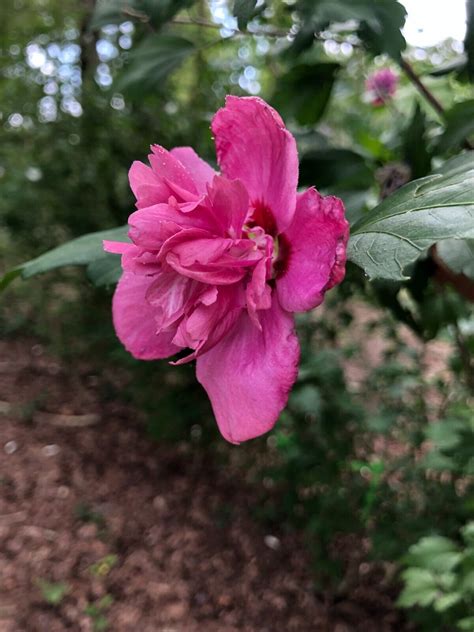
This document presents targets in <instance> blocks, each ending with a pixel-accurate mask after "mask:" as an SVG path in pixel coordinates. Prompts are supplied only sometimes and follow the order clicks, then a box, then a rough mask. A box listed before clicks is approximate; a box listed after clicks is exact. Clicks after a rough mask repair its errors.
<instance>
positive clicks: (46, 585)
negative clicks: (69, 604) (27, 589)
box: [37, 579, 69, 606]
mask: <svg viewBox="0 0 474 632" xmlns="http://www.w3.org/2000/svg"><path fill="white" fill-rule="evenodd" d="M37 584H38V588H39V589H40V591H41V595H42V597H43V599H44V600H45V601H46V603H49V604H50V605H52V606H57V605H59V604H60V603H61V601H62V600H63V598H64V597H65V596H66V594H67V593H68V592H69V586H68V585H67V584H65V583H64V582H58V583H53V582H48V581H46V580H45V579H38V580H37Z"/></svg>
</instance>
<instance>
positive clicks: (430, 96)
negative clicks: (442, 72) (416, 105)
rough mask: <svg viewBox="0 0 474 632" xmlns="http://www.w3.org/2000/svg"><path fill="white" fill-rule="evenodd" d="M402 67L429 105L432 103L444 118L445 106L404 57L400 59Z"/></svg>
mask: <svg viewBox="0 0 474 632" xmlns="http://www.w3.org/2000/svg"><path fill="white" fill-rule="evenodd" d="M400 67H401V69H402V70H403V71H404V72H405V74H406V75H407V77H408V78H409V79H410V81H411V82H412V83H413V84H414V85H415V86H416V87H417V88H418V90H419V91H420V92H421V94H423V96H424V97H425V99H426V100H427V101H429V103H431V105H432V106H433V108H434V109H435V110H436V112H438V114H439V115H440V116H442V117H443V118H444V114H445V111H444V107H443V105H442V104H441V103H440V102H439V101H438V99H437V98H436V97H435V96H434V94H433V93H432V92H431V91H430V90H428V88H427V87H426V86H425V84H424V83H423V82H422V81H421V79H420V78H419V76H418V75H417V74H416V72H415V71H414V70H413V67H412V65H411V64H410V63H409V62H407V60H406V59H403V57H402V58H401V59H400Z"/></svg>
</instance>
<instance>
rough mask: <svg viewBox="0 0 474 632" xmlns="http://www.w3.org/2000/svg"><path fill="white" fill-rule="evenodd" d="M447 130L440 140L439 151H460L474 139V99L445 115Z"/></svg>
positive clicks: (455, 107)
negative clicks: (460, 148) (466, 143)
mask: <svg viewBox="0 0 474 632" xmlns="http://www.w3.org/2000/svg"><path fill="white" fill-rule="evenodd" d="M445 118H446V128H445V130H444V133H443V134H442V136H441V138H440V139H439V147H438V151H440V152H445V151H448V150H453V149H459V147H461V146H462V145H463V144H464V143H465V142H466V141H467V140H469V139H470V138H473V137H474V99H471V100H470V101H463V102H462V103H456V105H454V106H453V107H452V108H451V109H450V110H448V112H446V115H445Z"/></svg>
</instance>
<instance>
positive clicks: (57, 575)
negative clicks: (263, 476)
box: [0, 340, 411, 632]
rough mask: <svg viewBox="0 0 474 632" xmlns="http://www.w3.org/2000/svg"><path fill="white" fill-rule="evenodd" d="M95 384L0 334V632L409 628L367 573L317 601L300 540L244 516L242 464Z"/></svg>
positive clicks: (248, 492) (380, 631) (248, 498)
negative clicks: (227, 462) (186, 440)
mask: <svg viewBox="0 0 474 632" xmlns="http://www.w3.org/2000/svg"><path fill="white" fill-rule="evenodd" d="M101 379H102V378H99V377H97V376H96V375H94V374H93V372H91V370H90V368H88V367H77V370H76V371H74V372H73V374H71V372H70V371H65V369H64V367H63V366H62V365H61V363H60V362H59V361H58V360H57V359H55V358H53V357H50V356H49V355H48V354H47V353H45V352H44V350H43V349H42V347H41V346H40V345H38V344H37V343H36V342H35V341H32V340H10V341H6V340H4V341H0V632H59V631H63V630H73V631H78V632H82V631H84V632H89V631H93V630H102V629H106V626H108V627H107V629H108V630H111V631H113V632H127V631H129V630H130V631H132V630H133V631H136V632H195V631H198V630H199V631H203V632H234V631H237V630H238V631H245V632H286V631H290V632H291V631H298V632H310V631H313V630H314V631H317V632H353V631H355V632H357V631H363V632H395V631H396V632H401V631H403V630H409V629H411V628H409V627H408V626H407V624H404V623H403V621H402V619H401V617H400V614H399V613H398V612H397V611H396V610H395V609H394V607H393V600H394V596H395V595H394V594H393V589H391V588H389V587H387V586H384V584H383V582H381V581H380V577H377V574H374V573H372V572H371V571H370V569H368V570H367V568H366V570H365V574H364V577H365V580H364V579H363V578H362V579H361V582H360V585H359V586H357V587H356V588H355V589H354V590H353V592H352V593H351V594H350V596H348V597H341V599H339V600H338V601H337V602H335V601H334V600H333V601H332V602H331V603H329V602H328V601H327V600H324V599H323V598H322V597H320V596H318V595H317V593H316V592H315V590H314V583H313V577H312V572H313V569H312V568H311V562H310V558H309V555H308V552H307V550H306V549H305V546H304V544H303V538H302V537H301V536H300V535H299V534H273V533H268V532H267V531H265V530H264V528H263V526H262V525H261V524H259V523H256V522H255V519H254V518H253V516H252V510H251V507H252V504H254V503H255V502H256V501H255V498H256V496H255V493H254V491H253V490H252V489H250V488H249V487H248V485H245V484H243V483H242V481H241V480H239V472H238V470H236V469H233V470H232V469H228V470H226V469H222V468H218V467H217V466H216V465H215V462H214V461H213V460H212V459H209V458H207V457H206V455H205V454H196V453H193V452H192V451H191V450H190V449H189V447H187V446H184V445H174V446H164V445H162V446H160V445H157V444H156V443H153V442H152V441H150V439H149V437H148V436H147V435H146V433H145V431H144V429H143V426H142V424H141V423H140V419H139V417H138V416H137V413H136V412H135V411H133V410H131V409H129V408H127V407H126V406H124V405H123V404H118V403H110V402H107V403H104V402H102V401H101V400H100V396H99V393H100V389H98V384H99V383H100V380H101ZM269 536H270V537H269ZM355 546H357V543H355ZM366 567H367V565H366ZM41 580H43V581H47V582H50V583H51V584H52V586H49V587H45V585H44V584H43V585H42V587H41ZM58 586H59V590H60V592H61V590H62V592H64V594H63V595H61V596H60V597H59V599H58V603H57V604H56V605H54V604H52V603H48V601H49V602H51V601H52V600H53V597H54V595H52V593H51V591H52V592H53V593H54V589H55V588H58ZM48 588H49V590H48Z"/></svg>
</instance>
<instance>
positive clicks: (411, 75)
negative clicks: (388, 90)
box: [399, 57, 474, 149]
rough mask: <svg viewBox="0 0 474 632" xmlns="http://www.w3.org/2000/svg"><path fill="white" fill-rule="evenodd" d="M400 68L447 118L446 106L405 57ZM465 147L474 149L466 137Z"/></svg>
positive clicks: (443, 117) (444, 117)
mask: <svg viewBox="0 0 474 632" xmlns="http://www.w3.org/2000/svg"><path fill="white" fill-rule="evenodd" d="M399 63H400V68H401V69H402V70H403V71H404V72H405V74H406V75H407V77H408V78H409V79H410V81H411V82H412V83H413V84H414V85H415V86H416V88H417V89H418V90H419V92H420V93H421V94H422V95H423V96H424V97H425V99H426V100H427V101H428V102H429V103H430V104H431V106H432V107H433V108H434V109H435V110H436V112H437V113H438V114H439V115H440V116H441V118H442V119H443V120H445V119H446V110H445V109H444V106H443V105H442V103H441V102H440V101H438V99H437V98H436V97H435V95H434V94H433V93H432V92H431V90H429V89H428V88H427V87H426V86H425V84H424V83H423V82H422V81H421V79H420V77H419V76H418V75H417V74H416V72H415V71H414V69H413V66H412V65H411V64H410V63H409V62H407V60H406V59H403V57H402V58H401V59H400V62H399ZM463 147H464V148H465V149H474V146H473V145H472V144H471V143H470V142H469V140H468V139H467V138H466V139H465V140H464V141H463Z"/></svg>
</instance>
